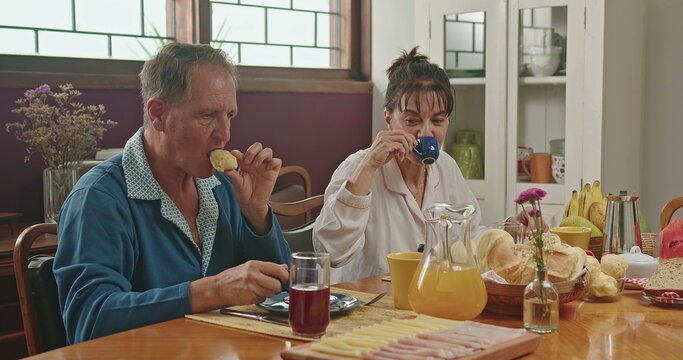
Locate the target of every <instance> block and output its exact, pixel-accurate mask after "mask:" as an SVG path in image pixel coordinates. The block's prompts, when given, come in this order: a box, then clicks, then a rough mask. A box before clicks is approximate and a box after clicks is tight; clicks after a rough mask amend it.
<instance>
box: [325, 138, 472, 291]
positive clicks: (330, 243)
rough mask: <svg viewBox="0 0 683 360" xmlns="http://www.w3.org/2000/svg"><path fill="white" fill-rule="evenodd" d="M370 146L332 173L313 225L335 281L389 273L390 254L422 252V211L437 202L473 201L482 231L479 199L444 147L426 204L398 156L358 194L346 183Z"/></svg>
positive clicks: (429, 184) (429, 175) (430, 169)
mask: <svg viewBox="0 0 683 360" xmlns="http://www.w3.org/2000/svg"><path fill="white" fill-rule="evenodd" d="M368 150H369V149H365V150H360V151H358V152H356V153H355V154H352V155H351V156H349V157H348V158H347V159H346V160H344V162H342V164H341V165H339V167H338V168H337V170H335V172H334V174H332V180H331V181H330V184H329V185H328V186H327V189H326V190H325V205H324V206H323V208H322V210H321V211H320V215H319V216H318V218H317V219H316V221H315V226H314V228H313V247H314V248H315V250H316V251H322V252H328V253H330V261H331V263H332V267H333V268H338V269H332V272H331V277H330V283H332V284H336V283H339V282H344V281H350V280H355V279H359V278H364V277H368V276H374V275H380V274H387V273H389V265H388V263H387V260H386V256H387V254H390V253H394V252H404V251H417V247H418V245H419V244H423V243H425V222H424V218H423V215H422V210H423V209H424V208H427V207H429V206H431V205H432V204H434V203H436V202H445V203H449V204H462V203H470V204H472V205H474V206H475V207H476V209H477V211H476V213H475V214H474V217H473V219H472V228H471V229H472V236H473V237H474V235H475V234H476V233H478V232H480V231H481V230H482V228H481V226H480V223H481V214H480V210H481V208H480V207H479V203H478V202H477V199H476V198H475V196H474V194H473V193H472V191H471V190H470V189H469V187H468V186H467V182H466V181H465V179H464V178H463V176H462V173H461V172H460V168H458V165H457V164H456V163H455V160H453V158H451V157H450V156H449V155H448V154H446V153H445V152H440V154H439V158H438V160H437V161H436V162H435V163H434V164H432V165H429V166H427V169H428V170H427V183H426V185H425V191H424V198H423V201H422V204H423V208H422V209H420V207H419V206H418V204H417V201H416V200H415V199H414V198H413V195H412V194H411V193H410V191H409V190H408V186H407V185H406V183H405V182H404V181H403V176H402V175H401V170H400V169H399V167H398V163H397V162H396V160H391V161H389V162H388V163H386V164H384V165H383V166H382V167H380V168H379V169H377V171H376V172H375V175H374V177H373V179H372V184H371V186H370V194H369V195H366V196H358V195H354V194H352V193H351V192H349V191H348V190H347V189H346V182H347V181H348V179H349V178H350V177H351V175H352V174H353V172H354V171H355V170H356V168H357V167H358V165H359V164H360V162H361V160H362V159H363V158H364V157H365V155H366V154H367V153H368Z"/></svg>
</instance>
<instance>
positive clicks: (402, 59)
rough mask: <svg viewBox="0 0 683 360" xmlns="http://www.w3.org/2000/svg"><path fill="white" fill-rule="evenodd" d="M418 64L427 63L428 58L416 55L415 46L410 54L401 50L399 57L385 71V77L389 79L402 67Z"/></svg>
mask: <svg viewBox="0 0 683 360" xmlns="http://www.w3.org/2000/svg"><path fill="white" fill-rule="evenodd" d="M420 62H426V63H429V58H428V57H427V56H426V55H423V54H420V53H418V52H417V46H416V47H414V48H413V49H412V50H410V52H407V51H405V50H403V51H402V54H401V56H399V57H398V58H397V59H396V60H394V62H392V63H391V66H389V68H388V69H387V77H388V78H389V79H391V77H392V76H393V75H394V74H395V73H396V71H397V70H398V69H399V68H401V67H402V66H409V65H411V64H416V63H420Z"/></svg>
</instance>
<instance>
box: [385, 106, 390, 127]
mask: <svg viewBox="0 0 683 360" xmlns="http://www.w3.org/2000/svg"><path fill="white" fill-rule="evenodd" d="M384 121H385V122H386V123H387V127H391V126H390V124H391V115H390V114H389V112H388V111H387V109H384Z"/></svg>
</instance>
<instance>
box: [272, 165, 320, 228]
mask: <svg viewBox="0 0 683 360" xmlns="http://www.w3.org/2000/svg"><path fill="white" fill-rule="evenodd" d="M287 174H296V175H298V176H299V177H300V178H301V181H302V183H303V194H301V193H300V192H298V193H299V194H301V195H303V196H301V198H295V199H296V200H299V199H307V198H310V197H311V196H312V191H313V188H312V185H311V176H310V175H309V174H308V171H306V169H305V168H303V167H302V166H298V165H288V166H283V167H282V168H280V172H279V173H278V175H277V176H278V178H280V177H282V176H285V175H287ZM299 189H301V187H299ZM286 191H287V189H286V188H285V190H283V192H286ZM299 191H301V190H299ZM294 192H297V191H294ZM284 196H285V197H287V196H288V195H286V194H284ZM289 196H291V194H290V195H289ZM274 197H275V196H274ZM292 200H294V199H291V198H290V199H287V200H286V201H292ZM276 201H278V200H276ZM279 202H282V201H281V200H280V201H279ZM297 215H300V214H297ZM303 215H304V221H303V222H304V223H308V222H310V221H311V220H312V219H313V215H312V213H311V211H307V212H305V213H303ZM299 224H301V222H300V223H299Z"/></svg>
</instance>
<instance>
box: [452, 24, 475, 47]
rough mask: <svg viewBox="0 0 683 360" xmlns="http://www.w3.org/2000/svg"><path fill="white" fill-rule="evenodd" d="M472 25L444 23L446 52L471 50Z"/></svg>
mask: <svg viewBox="0 0 683 360" xmlns="http://www.w3.org/2000/svg"><path fill="white" fill-rule="evenodd" d="M472 45H473V44H472V24H465V23H457V22H447V23H446V50H466V51H470V50H472Z"/></svg>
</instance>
